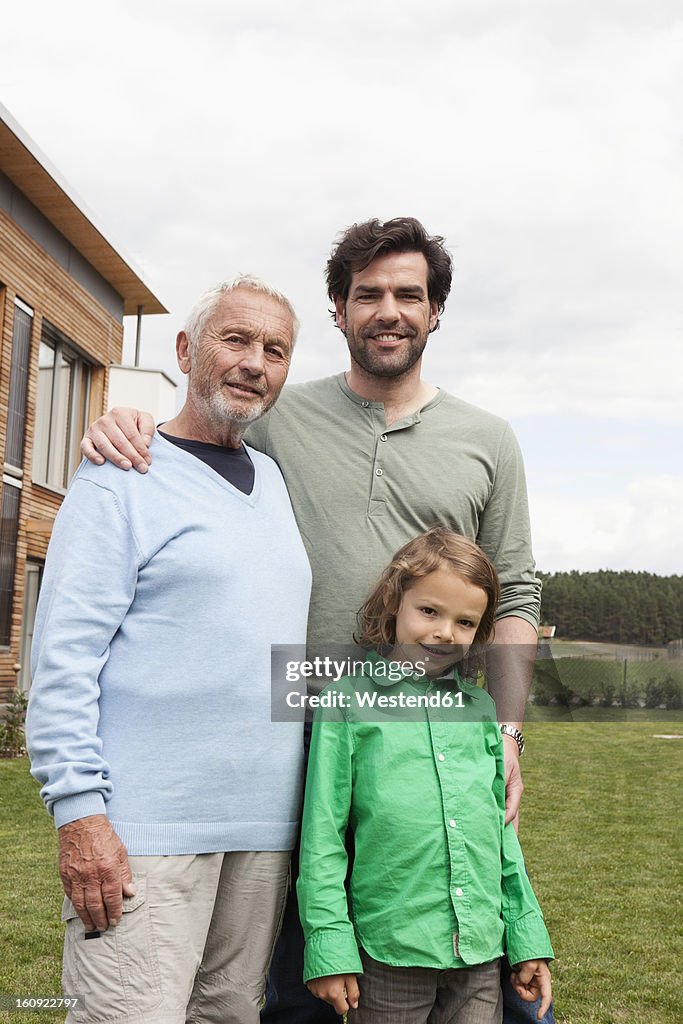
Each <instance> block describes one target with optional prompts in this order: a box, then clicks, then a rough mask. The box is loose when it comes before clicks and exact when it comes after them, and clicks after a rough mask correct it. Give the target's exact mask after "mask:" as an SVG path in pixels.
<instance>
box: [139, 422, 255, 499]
mask: <svg viewBox="0 0 683 1024" xmlns="http://www.w3.org/2000/svg"><path fill="white" fill-rule="evenodd" d="M159 433H160V434H161V436H162V437H165V438H166V440H167V441H170V442H171V444H175V445H177V447H178V448H182V449H183V451H184V452H189V454H190V455H194V456H195V457H196V458H198V459H201V460H202V462H205V463H206V464H207V466H210V467H211V469H213V470H215V472H216V473H218V475H219V476H222V477H223V479H224V480H227V481H228V483H229V484H232V486H233V487H236V488H237V490H238V491H242V493H243V494H251V492H252V490H253V488H254V463H253V462H252V461H251V459H250V458H249V456H248V455H247V452H246V449H245V447H244V445H243V444H241V445H240V446H239V448H224V447H223V446H222V445H220V444H205V442H204V441H188V440H187V439H186V438H184V437H173V436H172V435H171V434H165V433H164V431H163V430H160V431H159Z"/></svg>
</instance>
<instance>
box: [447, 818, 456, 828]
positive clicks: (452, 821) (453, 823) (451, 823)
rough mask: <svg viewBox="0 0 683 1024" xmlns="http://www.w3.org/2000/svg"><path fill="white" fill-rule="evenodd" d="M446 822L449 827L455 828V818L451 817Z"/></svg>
mask: <svg viewBox="0 0 683 1024" xmlns="http://www.w3.org/2000/svg"><path fill="white" fill-rule="evenodd" d="M448 824H449V825H450V826H451V828H455V818H451V820H450V821H449V822H448Z"/></svg>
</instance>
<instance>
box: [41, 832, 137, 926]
mask: <svg viewBox="0 0 683 1024" xmlns="http://www.w3.org/2000/svg"><path fill="white" fill-rule="evenodd" d="M57 834H58V836H59V874H60V875H61V878H62V883H63V885H64V892H65V893H66V895H67V896H68V897H69V899H70V900H71V902H72V903H73V905H74V907H75V909H76V911H77V912H78V916H79V917H80V919H81V921H82V922H83V924H84V925H85V928H86V931H94V930H97V931H100V932H104V931H106V930H107V928H108V927H109V925H115V924H118V923H119V921H120V920H121V915H122V913H123V906H122V897H123V896H134V895H135V887H134V886H133V876H132V874H131V871H130V867H129V865H128V854H127V853H126V848H125V846H124V845H123V843H122V842H121V840H120V839H119V837H118V836H117V835H116V832H115V831H114V829H113V828H112V826H111V823H110V821H109V819H108V818H107V816H106V815H104V814H93V815H91V816H90V817H87V818H79V819H78V820H77V821H70V822H69V823H68V824H66V825H62V827H61V828H60V829H59V830H58V833H57Z"/></svg>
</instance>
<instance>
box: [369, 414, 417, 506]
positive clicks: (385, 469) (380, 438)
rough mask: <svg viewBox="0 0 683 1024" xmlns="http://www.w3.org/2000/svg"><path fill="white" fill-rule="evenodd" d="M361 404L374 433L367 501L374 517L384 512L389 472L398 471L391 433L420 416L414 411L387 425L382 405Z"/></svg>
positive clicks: (406, 426) (404, 428) (393, 439)
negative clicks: (368, 498) (364, 408)
mask: <svg viewBox="0 0 683 1024" xmlns="http://www.w3.org/2000/svg"><path fill="white" fill-rule="evenodd" d="M361 404H362V405H363V406H367V410H368V413H369V420H370V424H371V427H372V430H373V433H374V448H373V460H372V475H371V477H370V500H369V502H368V516H370V517H372V518H374V517H376V516H383V515H384V514H385V512H386V506H387V496H388V485H389V483H390V482H391V474H392V472H394V471H398V459H397V458H396V457H395V456H394V455H393V452H392V442H395V438H394V436H393V435H395V434H397V433H399V432H400V431H401V430H406V429H407V428H408V427H412V426H414V424H415V423H417V422H418V421H419V419H420V417H419V414H418V413H415V414H414V415H412V416H408V417H407V418H406V419H404V420H398V421H397V422H396V423H392V425H391V426H390V427H387V426H386V423H385V422H383V421H384V406H379V407H378V406H373V405H372V404H371V403H369V402H362V403H361ZM395 467H396V469H395Z"/></svg>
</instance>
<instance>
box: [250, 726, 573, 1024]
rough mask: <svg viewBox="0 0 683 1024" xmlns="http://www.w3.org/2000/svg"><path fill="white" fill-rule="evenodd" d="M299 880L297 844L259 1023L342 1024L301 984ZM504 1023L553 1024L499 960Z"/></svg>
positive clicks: (306, 737) (307, 740)
mask: <svg viewBox="0 0 683 1024" xmlns="http://www.w3.org/2000/svg"><path fill="white" fill-rule="evenodd" d="M309 743H310V726H308V725H307V726H306V729H305V732H304V749H305V753H306V761H307V762H308V747H309ZM298 877H299V843H298V842H297V845H296V848H295V849H294V852H293V854H292V890H291V892H290V893H289V896H288V899H287V906H286V908H285V916H284V919H283V922H282V931H281V933H280V938H279V939H278V942H277V945H276V946H275V952H274V954H273V959H272V962H271V965H270V972H269V974H268V983H267V986H266V1001H265V1003H264V1005H263V1009H262V1010H261V1021H262V1024H342V1021H343V1018H342V1017H340V1016H339V1015H338V1014H337V1013H335V1011H334V1010H333V1008H332V1007H331V1006H330V1005H329V1003H324V1002H323V1001H322V999H316V997H315V996H312V995H311V993H310V992H309V991H308V989H307V988H306V986H305V985H304V983H303V981H302V978H303V974H304V933H303V930H302V928H301V923H300V921H299V909H298V906H297V902H296V879H297V878H298ZM502 964H503V966H502V972H501V988H502V991H503V1024H555V1017H554V1014H553V1008H552V1006H551V1007H550V1009H549V1010H548V1012H547V1014H546V1015H545V1017H543V1020H542V1022H538V1021H537V1019H536V1014H537V1013H538V1006H539V1004H538V1003H525V1002H524V1000H523V999H520V997H519V996H518V995H517V993H516V992H515V990H514V989H513V987H512V985H511V984H510V980H509V979H510V967H509V965H508V963H507V960H505V959H503V961H502Z"/></svg>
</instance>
